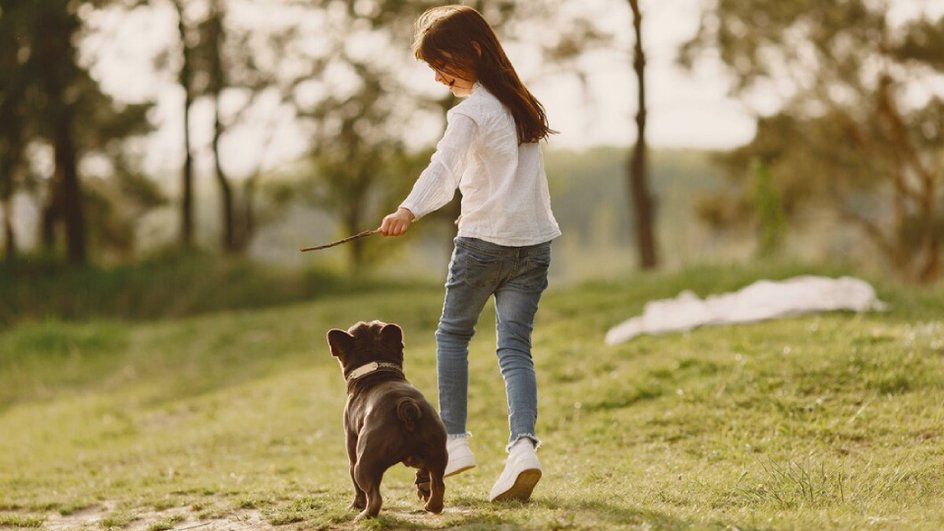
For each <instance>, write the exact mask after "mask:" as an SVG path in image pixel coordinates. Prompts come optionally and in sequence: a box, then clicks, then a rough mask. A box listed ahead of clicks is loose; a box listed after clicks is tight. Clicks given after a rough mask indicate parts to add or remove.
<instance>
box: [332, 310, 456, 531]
mask: <svg viewBox="0 0 944 531" xmlns="http://www.w3.org/2000/svg"><path fill="white" fill-rule="evenodd" d="M328 345H329V346H330V347H331V355H332V356H335V357H337V358H338V362H339V363H340V364H341V371H342V372H343V373H344V379H345V380H346V381H347V404H346V405H345V406H344V432H345V435H346V439H347V455H348V457H349V459H350V461H351V479H352V480H353V481H354V493H355V494H354V501H353V502H352V503H351V507H352V508H355V509H362V511H361V513H360V514H359V515H358V516H357V518H358V519H361V518H365V517H375V516H377V514H378V513H379V512H380V506H381V505H382V504H383V499H382V498H381V497H380V481H381V479H383V474H384V472H386V470H387V469H388V468H390V467H391V466H393V465H395V464H397V463H403V464H404V465H406V466H410V467H414V468H418V469H419V470H418V471H417V473H416V477H417V492H418V494H419V495H420V496H421V497H422V498H423V499H425V500H426V507H425V509H426V510H427V511H429V512H433V513H439V512H441V511H442V509H443V493H444V491H445V486H444V485H443V472H444V471H445V469H446V462H447V461H448V455H447V453H446V428H445V427H444V426H443V423H442V421H441V420H440V419H439V414H438V413H436V410H434V409H433V407H432V406H431V405H430V404H429V402H427V401H426V399H425V398H423V395H422V394H421V393H420V392H419V390H417V389H416V388H415V387H413V386H412V385H410V383H409V382H408V381H407V380H406V378H405V377H404V375H403V331H402V330H400V327H399V326H397V325H395V324H386V323H382V322H380V321H373V322H370V323H364V322H360V323H356V324H355V325H354V326H352V327H351V328H349V329H348V331H347V332H345V331H344V330H338V329H333V330H330V331H329V332H328Z"/></svg>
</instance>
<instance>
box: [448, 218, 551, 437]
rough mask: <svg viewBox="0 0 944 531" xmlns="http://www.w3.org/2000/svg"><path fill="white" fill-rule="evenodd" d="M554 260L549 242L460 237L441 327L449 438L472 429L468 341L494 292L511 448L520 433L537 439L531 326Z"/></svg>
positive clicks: (454, 256) (456, 241) (498, 349)
mask: <svg viewBox="0 0 944 531" xmlns="http://www.w3.org/2000/svg"><path fill="white" fill-rule="evenodd" d="M550 262H551V243H550V242H545V243H541V244H538V245H531V246H527V247H506V246H502V245H496V244H494V243H489V242H486V241H483V240H479V239H476V238H464V237H458V238H456V239H455V249H454V250H453V253H452V260H451V261H450V262H449V276H448V277H447V279H446V297H445V301H444V303H443V311H442V316H441V317H440V319H439V328H438V329H437V330H436V345H437V353H436V358H437V370H438V373H439V414H440V416H441V417H442V420H443V423H444V424H445V425H446V433H448V434H449V435H450V436H451V437H456V436H462V435H466V434H467V431H466V418H467V416H468V407H467V404H468V387H469V340H470V339H472V336H473V335H474V334H475V324H476V322H477V321H478V318H479V314H480V313H481V312H482V308H483V307H484V306H485V303H486V302H487V301H488V299H489V298H490V297H491V296H492V295H494V296H495V322H496V331H497V336H498V345H497V351H496V353H497V355H498V364H499V367H500V369H501V374H502V378H503V379H504V380H505V394H506V396H507V398H508V424H509V428H510V430H511V436H510V438H509V445H511V444H512V443H514V442H515V441H517V440H518V439H520V438H522V437H528V438H530V439H532V440H533V441H534V443H535V444H539V441H538V439H537V436H536V435H535V423H536V422H537V416H538V404H537V380H536V378H535V375H534V362H533V360H532V359H531V331H532V329H533V328H534V315H535V313H537V310H538V301H539V300H540V299H541V293H542V292H543V291H544V289H545V288H547V269H548V266H550Z"/></svg>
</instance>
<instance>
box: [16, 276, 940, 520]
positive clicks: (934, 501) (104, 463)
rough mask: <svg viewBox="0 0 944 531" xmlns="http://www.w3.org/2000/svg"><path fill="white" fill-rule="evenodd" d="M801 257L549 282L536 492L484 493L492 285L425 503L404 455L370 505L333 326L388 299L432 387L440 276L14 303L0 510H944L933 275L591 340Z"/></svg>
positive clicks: (676, 513)
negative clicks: (95, 307)
mask: <svg viewBox="0 0 944 531" xmlns="http://www.w3.org/2000/svg"><path fill="white" fill-rule="evenodd" d="M808 271H809V269H807V268H801V267H798V266H752V267H702V268H695V269H690V270H685V271H681V272H674V273H656V274H637V275H633V276H630V277H626V278H622V279H616V280H610V281H602V280H601V281H594V282H591V283H587V284H583V285H580V286H573V287H566V288H561V289H557V290H554V289H552V290H551V291H550V292H549V293H548V294H547V295H546V298H545V300H544V301H543V302H542V305H541V311H540V313H539V321H538V324H537V328H536V333H535V337H534V353H535V358H536V362H537V366H538V380H539V386H540V393H539V400H540V413H541V416H540V418H539V426H538V428H539V435H540V436H541V437H542V438H543V440H544V447H543V448H542V449H541V451H540V456H541V458H542V461H543V463H544V466H545V477H544V479H543V480H542V482H541V483H540V484H539V486H538V490H537V491H536V492H535V497H534V499H533V500H532V502H531V503H528V504H520V503H512V504H502V505H492V504H490V503H488V502H487V501H485V496H486V495H487V492H488V489H489V487H490V486H491V482H492V481H493V480H494V478H495V477H497V475H498V473H499V472H500V471H501V467H502V463H503V446H504V443H505V439H506V437H507V433H506V430H507V427H506V426H507V417H506V415H505V404H504V400H505V399H504V392H503V387H502V381H501V377H500V375H499V373H498V370H497V364H496V362H495V359H494V354H493V349H494V327H493V325H492V324H491V321H492V320H493V314H491V313H490V310H488V311H487V312H486V313H485V314H483V316H482V319H481V321H480V327H479V333H478V335H477V336H476V338H475V339H474V340H473V343H472V352H471V356H470V366H471V371H472V382H471V388H470V403H469V413H470V426H469V427H470V429H471V431H472V432H473V433H474V437H473V439H472V445H473V449H474V450H475V452H476V455H477V458H478V460H479V467H478V468H476V469H473V470H472V471H470V472H468V473H466V474H463V475H461V476H458V477H456V478H454V479H452V480H450V481H449V482H448V484H447V500H446V502H447V509H446V512H445V513H444V514H442V515H439V516H433V515H427V514H424V513H422V512H421V510H420V509H421V505H420V504H419V503H418V502H417V500H416V499H415V495H414V494H413V490H412V471H411V470H409V469H406V468H405V467H394V468H392V469H390V470H389V471H388V472H387V475H386V476H385V479H384V487H383V492H384V496H385V505H384V509H383V511H382V512H381V516H380V518H378V519H377V520H374V521H368V522H363V523H359V524H355V523H353V522H352V520H353V517H354V513H353V512H350V511H348V510H346V509H345V507H346V506H347V504H348V503H349V502H350V498H351V497H352V492H351V487H350V479H349V476H348V472H347V458H346V455H345V452H344V449H343V436H342V434H341V429H340V424H341V422H340V416H341V411H342V409H343V404H344V399H345V396H344V386H343V381H342V380H341V377H340V375H339V373H338V372H339V371H338V367H337V364H336V362H335V361H334V360H333V359H332V358H331V356H330V354H329V353H328V351H327V348H326V346H325V340H324V334H325V332H326V331H327V330H328V329H329V328H332V327H346V326H348V325H350V324H351V323H353V322H354V321H356V320H361V319H374V318H377V319H382V320H387V321H393V322H397V323H399V324H401V325H402V326H403V327H404V330H405V331H406V343H407V350H406V370H407V374H408V376H409V378H410V380H411V381H412V382H413V383H414V384H415V385H417V386H418V387H419V388H420V389H421V390H423V391H424V392H425V393H426V395H427V396H428V397H429V398H430V399H431V400H434V401H435V388H436V385H435V381H436V376H435V361H434V360H435V354H434V346H435V345H434V340H433V334H432V333H433V330H434V328H435V325H436V320H437V318H438V315H439V310H440V307H441V296H442V294H441V292H440V290H441V288H440V287H439V286H437V285H436V284H431V285H415V286H402V285H401V286H393V287H390V288H387V289H382V288H376V289H372V290H369V291H366V292H356V293H350V294H339V293H330V294H325V295H324V296H320V297H318V298H315V299H314V300H307V301H297V302H291V303H288V304H279V305H274V306H270V307H262V308H258V307H256V308H248V309H231V310H222V311H215V312H209V311H207V312H206V313H202V314H200V315H194V316H189V317H186V318H174V317H167V318H163V319H161V320H145V319H143V318H140V319H135V320H121V319H118V318H117V317H116V316H110V317H109V316H106V317H93V318H89V319H85V320H82V321H75V320H64V319H66V317H67V316H62V315H60V316H59V317H56V318H50V319H29V320H22V321H18V322H17V324H16V325H15V326H10V327H9V328H7V329H6V330H3V331H0V528H4V529H6V528H39V527H43V526H46V525H51V523H52V522H53V520H54V519H55V518H57V515H59V516H58V517H59V518H66V517H68V518H78V517H81V515H87V516H86V517H85V519H84V520H73V521H77V522H82V524H81V526H77V527H83V528H86V529H131V528H134V529H155V530H156V529H175V528H177V529H179V528H184V527H189V526H192V525H198V524H200V523H207V522H229V526H230V527H233V526H235V523H239V525H246V526H248V527H252V528H259V529H263V528H270V527H275V528H278V529H292V530H294V529H392V528H396V529H436V528H453V527H455V528H462V529H519V528H521V529H608V528H627V529H634V528H656V529H681V528H691V527H695V528H708V529H713V528H718V529H722V528H739V529H796V528H845V529H859V528H866V527H868V528H877V529H883V528H887V529H898V528H909V529H939V528H941V527H942V526H944V428H942V426H944V407H942V406H944V307H942V305H941V304H940V301H941V300H944V285H942V284H938V285H936V286H931V287H922V288H916V287H907V286H901V285H897V284H895V283H893V282H890V281H884V280H882V279H871V280H873V281H874V282H873V283H874V284H875V285H876V286H877V287H878V289H879V293H880V296H881V297H882V298H883V299H884V300H886V301H888V302H889V303H890V310H889V311H888V312H885V313H869V314H861V315H857V314H851V313H830V314H819V315H811V316H804V317H797V318H792V319H786V320H780V321H771V322H765V323H756V324H750V325H738V326H726V327H716V328H703V329H697V330H694V331H692V332H688V333H682V334H670V335H663V336H643V337H640V338H637V339H635V340H633V341H631V342H628V343H624V344H621V345H618V346H614V347H608V346H605V345H604V344H603V335H604V334H605V332H606V330H607V328H608V327H610V326H613V325H615V324H617V323H619V322H620V321H622V320H623V319H626V318H628V317H630V316H632V315H635V314H638V313H639V312H640V311H641V310H642V306H643V304H644V303H645V302H646V301H647V300H650V299H653V298H662V297H671V296H675V295H676V294H677V293H678V292H679V291H680V290H681V289H693V290H694V291H695V292H696V293H698V294H699V295H702V296H704V295H707V294H710V293H718V292H724V291H729V290H732V289H736V288H739V287H741V286H743V285H745V284H747V283H749V282H751V281H752V280H755V279H757V278H761V277H764V278H785V277H788V276H792V275H794V274H798V273H801V272H808ZM813 272H817V273H826V274H831V275H835V274H841V273H843V271H836V270H831V269H829V268H818V269H816V270H814V271H813ZM221 525H225V524H221Z"/></svg>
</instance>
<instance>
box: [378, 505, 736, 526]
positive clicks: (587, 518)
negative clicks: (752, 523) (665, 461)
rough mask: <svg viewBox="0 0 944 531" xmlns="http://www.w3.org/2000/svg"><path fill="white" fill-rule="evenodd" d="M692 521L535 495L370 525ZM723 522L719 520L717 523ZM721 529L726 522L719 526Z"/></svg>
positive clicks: (390, 515) (397, 515) (395, 514)
mask: <svg viewBox="0 0 944 531" xmlns="http://www.w3.org/2000/svg"><path fill="white" fill-rule="evenodd" d="M692 525H693V522H688V521H685V520H680V519H678V518H675V517H673V516H670V515H668V514H665V513H661V512H658V511H653V510H650V509H642V508H638V507H632V506H630V505H628V504H621V503H618V502H609V501H605V500H592V501H591V500H561V499H557V498H537V499H534V500H532V501H531V502H528V503H521V502H509V503H502V504H492V503H487V502H482V501H466V502H464V503H460V504H459V505H452V506H451V507H450V506H447V507H446V510H445V512H443V513H442V514H441V515H439V516H436V517H434V516H432V515H427V514H426V513H424V512H423V511H421V510H415V511H406V514H404V512H401V511H389V510H388V511H382V512H381V513H380V516H379V517H378V518H377V519H376V520H374V521H372V522H370V523H368V524H367V527H368V528H370V529H467V530H483V531H484V530H493V529H500V530H517V529H522V530H523V529H528V530H531V529H570V528H588V527H594V526H597V527H598V528H601V529H609V528H614V527H621V526H628V527H639V526H645V527H646V528H650V529H689V528H691V527H692ZM719 525H720V524H719ZM721 527H723V526H721Z"/></svg>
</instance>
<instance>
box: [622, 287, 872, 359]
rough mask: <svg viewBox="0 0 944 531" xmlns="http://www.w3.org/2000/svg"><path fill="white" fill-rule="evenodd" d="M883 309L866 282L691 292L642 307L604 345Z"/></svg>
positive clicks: (648, 303) (684, 292)
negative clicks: (779, 319)
mask: <svg viewBox="0 0 944 531" xmlns="http://www.w3.org/2000/svg"><path fill="white" fill-rule="evenodd" d="M885 307H886V304H885V303H884V302H882V301H880V300H879V299H878V297H877V296H876V295H875V289H873V288H872V286H871V285H869V283H868V282H865V281H864V280H860V279H858V278H853V277H841V278H837V279H832V278H826V277H816V276H811V275H805V276H799V277H794V278H791V279H788V280H783V281H770V280H759V281H757V282H755V283H753V284H751V285H749V286H747V287H745V288H742V289H740V290H738V291H736V292H734V293H725V294H721V295H712V296H710V297H708V298H707V299H705V300H701V299H699V298H698V296H697V295H695V294H694V293H692V292H691V291H687V290H686V291H683V292H682V293H680V294H679V295H678V296H677V297H676V298H674V299H662V300H656V301H650V302H647V303H646V306H645V308H644V310H643V313H642V315H641V316H638V317H633V318H632V319H629V320H627V321H624V322H623V323H620V324H619V325H617V326H615V327H613V328H611V329H610V330H609V331H608V332H607V333H606V343H607V344H608V345H614V344H616V343H621V342H623V341H627V340H630V339H632V338H634V337H636V336H638V335H641V334H647V333H648V334H658V333H663V332H676V331H682V330H690V329H692V328H695V327H697V326H702V325H719V324H728V323H748V322H752V321H762V320H765V319H774V318H777V317H786V316H791V315H800V314H803V313H810V312H824V311H833V310H852V311H855V312H865V311H869V310H884V309H885Z"/></svg>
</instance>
